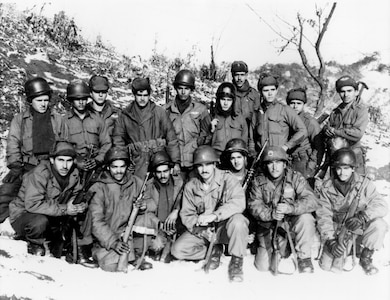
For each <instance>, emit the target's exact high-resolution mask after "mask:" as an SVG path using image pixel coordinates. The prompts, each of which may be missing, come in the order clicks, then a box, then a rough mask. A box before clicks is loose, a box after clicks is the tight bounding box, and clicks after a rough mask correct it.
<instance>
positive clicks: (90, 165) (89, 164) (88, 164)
mask: <svg viewBox="0 0 390 300" xmlns="http://www.w3.org/2000/svg"><path fill="white" fill-rule="evenodd" d="M97 165H98V164H97V161H96V159H94V158H88V159H86V160H85V168H86V169H87V170H93V169H95V168H96V167H97Z"/></svg>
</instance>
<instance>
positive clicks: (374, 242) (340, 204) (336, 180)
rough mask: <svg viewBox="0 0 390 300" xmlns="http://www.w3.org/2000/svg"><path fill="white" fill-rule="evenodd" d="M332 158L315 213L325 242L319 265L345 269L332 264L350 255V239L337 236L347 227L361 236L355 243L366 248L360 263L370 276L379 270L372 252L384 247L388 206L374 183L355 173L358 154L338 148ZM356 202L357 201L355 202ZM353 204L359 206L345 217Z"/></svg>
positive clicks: (331, 268)
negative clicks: (328, 176) (384, 218)
mask: <svg viewBox="0 0 390 300" xmlns="http://www.w3.org/2000/svg"><path fill="white" fill-rule="evenodd" d="M331 161H332V168H333V172H331V174H332V175H331V177H330V178H329V179H327V180H326V181H324V182H323V184H322V185H321V187H320V188H319V189H318V193H319V197H320V208H319V209H318V210H317V213H316V214H317V223H318V230H319V232H320V235H321V240H322V242H323V244H324V249H323V252H322V256H321V258H320V267H321V268H322V269H324V270H326V271H329V270H330V271H333V272H340V271H341V270H342V269H343V266H340V268H338V267H335V266H332V264H333V261H334V259H336V258H339V259H340V258H342V257H345V256H347V255H348V254H349V253H348V252H349V250H347V249H350V247H349V245H348V241H346V240H340V239H339V237H338V234H339V232H340V231H341V230H342V229H343V227H345V229H347V231H348V232H349V233H350V234H352V236H358V237H357V238H356V243H353V244H355V246H357V245H358V246H360V247H361V248H363V250H361V253H360V261H359V263H360V265H361V266H362V268H363V270H364V272H365V273H366V274H367V275H373V274H376V273H377V272H378V269H377V268H376V267H375V266H374V265H373V264H372V255H373V253H374V251H375V250H379V249H380V248H381V247H383V241H384V238H385V234H386V232H387V228H388V226H387V224H386V222H385V221H384V220H383V217H385V216H386V214H387V210H388V205H387V203H386V201H385V200H384V199H383V198H382V197H381V196H380V194H379V193H378V192H377V190H376V188H375V185H374V184H373V183H372V182H371V181H370V180H369V179H368V178H364V177H363V176H361V175H359V174H358V173H357V172H355V168H356V165H357V163H356V155H355V152H354V151H353V150H352V149H350V148H341V149H339V150H337V151H336V152H335V153H334V154H333V155H332V160H331ZM355 201H357V203H354V202H355ZM354 204H355V205H356V204H357V206H356V210H355V211H354V212H352V214H353V215H352V216H349V218H348V217H346V216H347V214H348V215H349V211H350V209H351V207H353V205H354ZM345 219H346V220H345ZM343 220H345V223H344V221H343ZM352 238H353V239H354V237H352ZM356 250H357V249H355V251H354V252H355V253H356ZM336 266H337V265H336Z"/></svg>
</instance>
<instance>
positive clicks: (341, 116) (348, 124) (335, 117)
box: [329, 102, 368, 147]
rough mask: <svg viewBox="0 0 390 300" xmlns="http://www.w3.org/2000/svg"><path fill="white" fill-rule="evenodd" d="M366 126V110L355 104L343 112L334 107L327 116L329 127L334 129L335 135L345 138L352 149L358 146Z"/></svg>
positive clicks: (362, 106)
mask: <svg viewBox="0 0 390 300" xmlns="http://www.w3.org/2000/svg"><path fill="white" fill-rule="evenodd" d="M367 125H368V110H367V108H366V107H365V106H364V105H362V104H356V103H355V102H354V103H352V104H351V106H350V107H349V108H348V109H347V110H346V111H345V112H343V111H342V110H341V109H340V106H338V107H336V108H335V109H334V110H333V111H332V113H331V114H330V116H329V126H331V127H333V128H334V129H335V135H336V136H341V137H343V138H345V139H346V140H347V141H348V142H349V144H350V146H353V147H357V146H360V140H361V138H362V137H363V135H364V132H365V131H366V128H367Z"/></svg>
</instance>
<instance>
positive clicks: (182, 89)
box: [176, 85, 192, 101]
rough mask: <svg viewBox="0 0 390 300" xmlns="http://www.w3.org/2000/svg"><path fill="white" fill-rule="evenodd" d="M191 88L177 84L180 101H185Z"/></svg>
mask: <svg viewBox="0 0 390 300" xmlns="http://www.w3.org/2000/svg"><path fill="white" fill-rule="evenodd" d="M191 92H192V90H191V88H190V87H188V86H185V85H178V86H177V88H176V93H177V96H178V97H179V99H180V100H181V101H187V99H188V98H189V97H190V95H191Z"/></svg>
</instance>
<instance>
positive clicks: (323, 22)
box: [247, 2, 336, 115]
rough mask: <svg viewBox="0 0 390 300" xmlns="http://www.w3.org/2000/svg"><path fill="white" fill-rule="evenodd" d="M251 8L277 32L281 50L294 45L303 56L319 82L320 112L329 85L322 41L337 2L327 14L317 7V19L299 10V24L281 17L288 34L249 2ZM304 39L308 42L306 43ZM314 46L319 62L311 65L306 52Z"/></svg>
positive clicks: (318, 104)
mask: <svg viewBox="0 0 390 300" xmlns="http://www.w3.org/2000/svg"><path fill="white" fill-rule="evenodd" d="M247 6H248V7H249V9H250V10H252V11H253V12H254V13H255V14H256V15H257V17H258V18H259V19H260V20H261V21H263V22H264V23H265V24H266V25H267V26H268V27H269V28H270V29H271V30H272V31H273V32H274V33H275V34H277V35H278V36H279V37H280V38H281V39H282V40H283V41H284V42H283V45H282V46H281V47H280V50H279V52H280V53H282V52H284V51H285V50H286V49H287V48H288V47H289V46H290V45H294V46H295V47H296V48H297V50H298V52H299V56H300V57H301V62H302V64H303V66H304V68H305V69H306V71H307V72H308V74H309V75H310V77H311V78H312V79H313V80H314V82H315V83H316V84H317V86H318V88H319V91H318V99H317V105H316V115H318V114H320V113H321V112H322V110H323V109H324V104H325V96H326V91H327V87H328V82H327V80H326V78H325V77H324V74H325V62H324V59H323V57H322V53H321V42H322V40H323V38H324V35H325V32H326V30H327V29H328V26H329V23H330V20H331V18H332V16H333V13H334V11H335V9H336V2H334V3H333V5H332V8H331V9H330V11H329V13H328V14H327V15H325V13H324V9H323V8H320V7H317V6H316V9H315V12H316V18H315V19H305V18H304V17H303V16H302V15H301V14H300V13H299V12H298V13H297V22H298V23H297V25H294V24H290V23H289V22H287V21H286V20H284V19H281V18H279V19H280V20H281V22H282V23H284V24H285V25H286V26H287V27H288V31H289V33H288V34H286V33H284V32H281V31H279V30H276V29H275V27H274V26H272V25H271V24H269V23H268V22H266V21H265V20H264V19H263V18H262V17H261V16H260V15H259V14H258V13H257V12H256V11H255V10H254V9H253V8H252V7H251V6H250V5H249V4H247ZM307 26H309V27H310V28H312V29H313V30H314V31H315V33H316V38H315V42H313V41H312V40H311V39H309V38H308V37H307V36H306V35H305V33H304V32H305V29H306V28H307ZM304 40H305V41H306V42H307V43H305V44H304ZM306 45H308V46H309V47H312V48H314V50H315V53H316V57H317V60H318V64H317V65H316V66H314V65H311V64H310V63H309V61H308V59H307V56H306V52H307V50H308V49H307V46H306Z"/></svg>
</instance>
